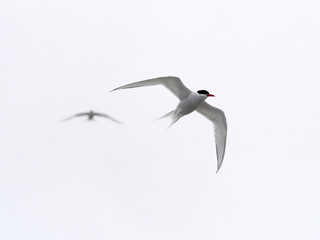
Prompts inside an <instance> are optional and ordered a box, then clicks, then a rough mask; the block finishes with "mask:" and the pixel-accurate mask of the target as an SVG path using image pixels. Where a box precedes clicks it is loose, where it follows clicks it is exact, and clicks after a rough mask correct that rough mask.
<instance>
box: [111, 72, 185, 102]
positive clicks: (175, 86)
mask: <svg viewBox="0 0 320 240" xmlns="http://www.w3.org/2000/svg"><path fill="white" fill-rule="evenodd" d="M154 85H163V86H165V87H166V88H168V89H169V90H170V91H171V92H172V93H173V94H174V95H175V96H176V97H178V98H179V99H180V100H182V99H184V98H185V97H187V96H188V95H189V94H190V93H191V90H190V89H188V88H187V87H186V86H185V85H184V84H183V83H182V81H181V80H180V78H178V77H158V78H152V79H147V80H143V81H139V82H134V83H130V84H127V85H124V86H121V87H118V88H115V89H113V90H111V92H112V91H115V90H119V89H126V88H136V87H145V86H154Z"/></svg>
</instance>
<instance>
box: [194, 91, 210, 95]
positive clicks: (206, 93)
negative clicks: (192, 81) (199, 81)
mask: <svg viewBox="0 0 320 240" xmlns="http://www.w3.org/2000/svg"><path fill="white" fill-rule="evenodd" d="M197 93H199V94H204V95H208V94H209V92H208V91H207V90H199V91H197Z"/></svg>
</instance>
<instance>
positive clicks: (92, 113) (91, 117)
mask: <svg viewBox="0 0 320 240" xmlns="http://www.w3.org/2000/svg"><path fill="white" fill-rule="evenodd" d="M82 116H88V119H87V120H89V121H91V120H94V119H93V118H94V117H95V116H99V117H104V118H108V119H110V120H112V121H114V122H116V123H119V124H122V122H120V121H118V120H116V119H114V118H112V117H110V116H108V115H106V114H103V113H97V112H94V111H89V112H84V113H77V114H75V115H73V116H71V117H68V118H65V119H62V120H61V121H67V120H70V119H72V118H75V117H82Z"/></svg>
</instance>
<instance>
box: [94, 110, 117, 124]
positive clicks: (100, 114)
mask: <svg viewBox="0 0 320 240" xmlns="http://www.w3.org/2000/svg"><path fill="white" fill-rule="evenodd" d="M93 114H94V115H95V116H100V117H105V118H108V119H110V120H112V121H114V122H115V123H119V124H123V123H122V122H120V121H119V120H117V119H115V118H113V117H110V116H108V115H107V114H103V113H97V112H95V113H93Z"/></svg>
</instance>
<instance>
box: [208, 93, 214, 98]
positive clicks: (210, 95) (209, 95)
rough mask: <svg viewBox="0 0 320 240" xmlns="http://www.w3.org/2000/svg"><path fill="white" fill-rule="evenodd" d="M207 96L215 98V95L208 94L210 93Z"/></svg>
mask: <svg viewBox="0 0 320 240" xmlns="http://www.w3.org/2000/svg"><path fill="white" fill-rule="evenodd" d="M207 96H208V97H215V95H212V94H210V93H209V94H207Z"/></svg>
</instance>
